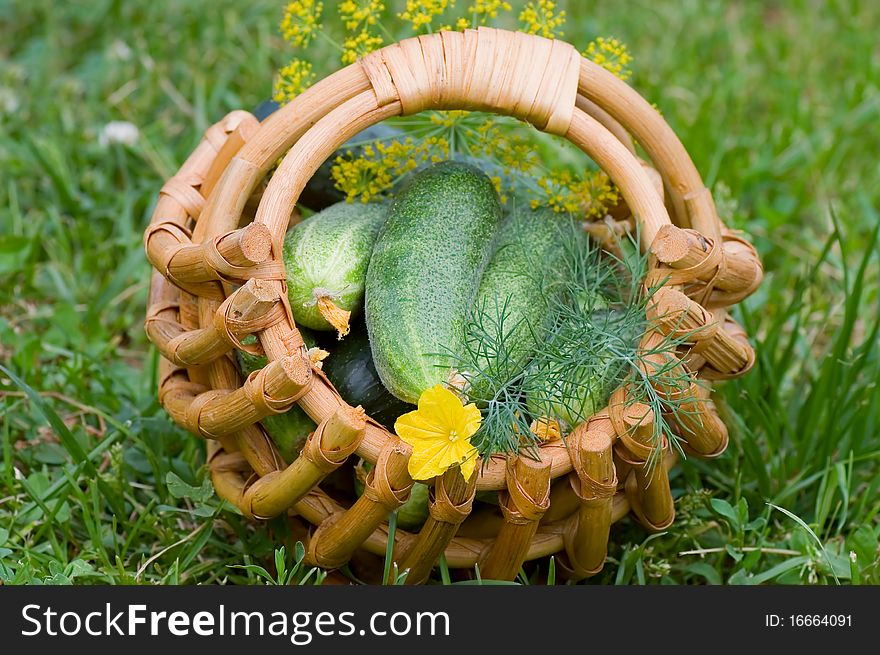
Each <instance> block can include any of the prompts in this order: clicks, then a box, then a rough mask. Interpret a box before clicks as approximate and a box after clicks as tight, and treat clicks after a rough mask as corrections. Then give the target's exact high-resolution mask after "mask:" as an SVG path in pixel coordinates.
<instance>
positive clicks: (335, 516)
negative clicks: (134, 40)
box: [144, 28, 763, 582]
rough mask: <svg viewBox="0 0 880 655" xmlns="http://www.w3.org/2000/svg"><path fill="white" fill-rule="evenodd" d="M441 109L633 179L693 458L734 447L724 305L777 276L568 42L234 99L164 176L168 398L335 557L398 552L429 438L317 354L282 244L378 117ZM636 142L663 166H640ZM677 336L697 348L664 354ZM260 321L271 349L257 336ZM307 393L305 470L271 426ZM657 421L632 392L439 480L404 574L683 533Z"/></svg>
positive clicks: (621, 180) (510, 35)
mask: <svg viewBox="0 0 880 655" xmlns="http://www.w3.org/2000/svg"><path fill="white" fill-rule="evenodd" d="M426 109H473V110H483V111H491V112H495V113H500V114H506V115H511V116H515V117H517V118H520V119H522V120H524V121H528V122H529V123H532V124H533V125H535V126H536V127H537V128H538V129H541V130H544V131H546V132H549V133H552V134H557V135H560V136H563V137H564V138H566V139H568V140H569V141H571V142H572V143H574V144H575V145H577V146H578V147H580V148H581V149H582V150H583V151H584V152H585V153H586V154H587V155H589V156H590V157H591V158H592V159H593V160H594V161H595V162H596V163H597V164H598V165H599V166H600V167H601V168H602V169H603V170H604V171H605V172H606V173H607V174H608V175H609V177H610V178H611V180H612V181H613V182H614V183H615V185H616V186H617V187H618V188H619V189H620V191H621V194H622V196H623V198H624V200H625V201H626V204H627V206H628V207H629V209H630V211H631V212H632V215H633V217H634V219H635V221H636V222H637V223H638V225H639V228H640V234H641V238H642V242H643V244H645V246H647V247H650V253H651V258H650V262H651V270H650V273H649V276H648V280H646V283H656V282H659V281H663V280H665V281H666V282H665V285H664V286H663V288H662V289H660V291H658V292H657V293H656V294H655V295H654V297H653V299H652V303H651V307H650V309H649V312H650V313H652V314H653V318H654V319H656V320H655V321H654V322H653V323H652V324H653V325H655V326H656V330H651V331H649V332H648V333H646V334H645V335H644V336H643V338H642V343H641V347H642V348H644V349H645V350H646V351H650V352H651V353H652V354H651V355H646V357H645V361H646V364H645V365H646V366H649V367H650V366H652V365H656V366H658V367H659V366H663V365H667V364H668V362H669V361H670V360H671V361H673V362H674V365H675V366H676V367H680V369H681V371H683V372H685V373H687V374H688V375H691V376H692V378H693V382H692V383H691V384H690V387H689V388H688V389H686V390H685V391H681V392H678V394H679V396H681V397H679V398H676V402H677V403H679V406H681V407H682V408H683V411H681V412H677V413H676V417H672V420H673V422H674V425H675V428H676V430H677V432H678V433H679V434H680V436H681V437H682V439H683V440H684V441H685V442H686V448H687V449H688V451H690V452H691V453H693V454H694V455H696V456H701V457H714V456H717V455H719V454H720V453H721V452H723V450H724V449H725V447H726V445H727V438H728V437H727V429H726V427H725V425H724V423H723V422H722V421H721V420H720V418H719V417H718V415H717V414H716V413H715V409H714V405H713V403H712V401H711V400H710V397H709V393H710V388H709V387H710V381H712V380H717V379H723V378H729V377H734V376H736V375H740V374H742V373H745V372H746V371H747V370H748V369H749V368H750V367H751V366H752V364H753V362H754V357H755V355H754V351H753V350H752V348H751V346H750V345H749V343H748V339H747V337H746V334H745V332H744V331H743V329H742V328H741V327H740V326H739V325H738V324H737V323H736V322H735V321H734V320H733V319H732V318H731V317H730V316H729V315H728V313H727V311H726V308H727V307H728V306H730V305H731V304H734V303H736V302H739V301H740V300H742V299H743V298H745V297H746V296H748V295H749V294H750V293H752V291H754V290H755V288H756V287H757V286H758V284H759V283H760V281H761V278H762V276H763V269H762V266H761V263H760V260H759V259H758V256H757V254H756V252H755V250H754V248H753V247H752V246H751V245H750V244H749V243H748V242H747V241H745V240H744V239H743V238H742V237H740V236H739V235H737V234H734V233H733V232H732V231H730V230H728V229H727V228H726V227H725V226H724V225H723V224H722V222H721V220H720V219H719V218H718V216H717V213H716V210H715V206H714V203H713V201H712V197H711V194H710V192H709V190H708V189H707V188H706V187H705V186H704V185H703V183H702V180H701V178H700V175H699V173H698V172H697V170H696V169H695V167H694V165H693V163H692V162H691V159H690V157H689V156H688V154H687V152H686V151H685V149H684V147H683V146H682V144H681V143H680V141H679V140H678V139H677V137H676V136H675V134H674V133H673V132H672V130H671V129H670V128H669V126H668V125H667V124H666V123H665V121H664V120H663V119H662V117H661V116H660V115H659V114H658V113H657V112H656V111H655V110H654V109H653V108H652V107H651V106H650V104H649V103H647V102H646V101H645V100H644V99H643V98H641V97H640V96H639V95H638V94H637V93H636V92H635V91H634V90H633V89H632V88H630V87H629V86H628V85H626V84H625V83H624V82H622V81H620V80H619V79H617V78H616V77H614V76H613V75H612V74H611V73H609V72H608V71H606V70H604V69H603V68H601V67H599V66H597V65H595V64H594V63H592V62H590V61H588V60H586V59H583V58H582V57H581V56H580V55H579V54H578V53H577V51H576V50H575V48H574V47H572V46H571V45H569V44H567V43H564V42H562V41H558V40H548V39H544V38H541V37H538V36H531V35H526V34H522V33H518V32H507V31H503V30H496V29H491V28H480V29H478V30H465V31H464V32H441V33H439V34H432V35H427V36H421V37H418V38H412V39H407V40H404V41H401V42H400V43H398V44H394V45H390V46H387V47H385V48H383V49H381V50H378V51H376V52H373V53H371V54H369V55H367V56H365V57H364V58H363V59H361V60H360V61H358V62H356V63H355V64H352V65H350V66H348V67H346V68H344V69H342V70H340V71H338V72H336V73H334V74H333V75H331V76H329V77H327V78H326V79H324V80H322V81H321V82H319V83H318V84H316V85H315V86H313V87H311V88H310V89H309V90H307V91H306V92H304V93H303V94H301V95H300V96H298V97H297V98H296V99H295V100H293V101H292V102H291V103H289V104H288V105H286V106H284V107H283V108H281V109H280V110H278V111H277V112H275V113H274V114H273V115H271V116H270V117H269V118H267V119H266V120H265V121H264V122H263V123H260V122H259V121H257V120H256V119H255V118H254V117H253V116H252V115H251V114H249V113H248V112H244V111H234V112H232V113H230V114H229V115H227V116H226V117H225V118H224V119H223V120H222V121H220V122H219V123H217V124H216V125H214V126H212V127H211V128H210V129H209V130H208V131H207V132H206V133H205V136H204V138H203V139H202V141H201V143H200V144H199V145H198V147H197V148H196V149H195V151H194V152H193V153H192V154H191V155H190V157H189V158H188V159H187V160H186V161H185V162H184V164H183V165H182V166H181V168H180V170H179V171H178V173H177V174H176V175H175V176H174V177H172V178H171V179H170V180H169V181H168V182H166V184H165V185H164V186H163V187H162V190H161V192H160V195H159V200H158V202H157V205H156V209H155V212H154V214H153V219H152V222H151V224H150V226H149V227H148V229H147V231H146V233H145V236H144V241H145V246H146V252H147V256H148V258H149V260H150V262H151V263H152V265H153V267H154V268H155V271H154V273H153V276H152V281H151V287H150V300H149V307H148V310H147V319H146V324H145V328H146V332H147V334H148V336H149V338H150V340H151V341H152V342H153V343H154V344H155V345H156V346H157V347H158V349H159V351H160V353H161V375H160V384H159V398H160V401H161V403H162V405H163V406H164V407H165V409H166V410H167V411H168V413H169V414H170V415H171V417H172V418H173V419H174V421H175V422H177V423H178V424H179V425H181V426H183V427H184V428H185V429H187V430H189V431H190V432H192V433H193V434H195V435H199V436H201V437H204V438H205V439H206V440H207V443H208V465H209V469H210V472H211V476H212V479H213V482H214V486H215V488H216V490H217V492H218V494H219V495H220V496H222V497H223V498H226V499H227V500H229V501H231V502H233V503H234V504H235V505H236V506H238V507H239V508H240V509H241V511H242V512H243V513H245V514H246V515H248V516H251V517H254V518H267V517H271V516H276V515H279V514H282V513H290V514H295V515H298V516H299V517H302V518H303V519H305V520H306V521H308V522H309V523H311V524H312V525H314V526H316V529H315V530H314V532H313V533H312V534H311V536H310V539H309V544H308V559H309V561H310V562H312V563H314V564H317V565H320V566H323V567H326V568H334V567H338V566H341V565H343V564H344V563H345V562H347V561H348V560H349V558H350V557H351V556H352V554H353V553H354V552H355V550H357V549H358V548H361V547H362V548H364V549H366V550H367V551H370V552H373V553H377V554H381V553H384V552H385V549H386V543H387V539H388V527H387V523H386V520H387V517H388V514H389V512H391V511H393V510H394V509H396V508H397V507H399V506H400V505H402V504H403V503H404V502H405V501H406V499H407V497H408V494H409V490H410V488H411V486H412V484H413V482H412V480H411V479H410V478H409V475H408V473H407V460H408V457H409V452H410V451H409V446H407V445H406V444H405V443H403V442H402V441H401V440H400V439H398V438H397V436H396V435H394V434H393V433H390V432H389V431H387V430H386V429H385V428H383V427H382V426H381V425H379V424H378V423H377V422H375V421H372V420H371V419H370V418H369V417H367V416H365V415H364V413H363V411H362V410H361V409H360V408H352V407H350V406H349V405H348V404H347V403H346V402H345V399H343V398H341V397H340V396H339V394H338V393H337V392H336V390H335V389H334V388H333V386H332V385H331V384H330V383H329V381H328V380H327V379H326V377H325V376H324V375H323V373H322V372H321V371H320V370H319V369H317V368H314V367H313V366H312V364H311V362H310V361H309V358H308V356H307V354H306V349H305V347H304V345H303V340H302V337H301V336H300V334H299V332H298V330H297V328H296V325H295V324H294V321H293V318H292V316H291V312H290V308H289V306H288V304H287V294H286V288H285V283H284V266H283V264H282V262H281V244H282V241H283V237H284V234H285V231H286V230H287V228H288V225H289V224H290V222H291V221H292V220H294V221H295V220H298V214H297V212H296V202H297V199H298V198H299V195H300V193H301V192H302V190H303V188H304V186H305V184H306V183H307V181H308V180H309V179H310V178H311V176H312V175H313V174H314V172H315V171H316V170H317V168H318V167H319V166H320V164H321V163H322V162H323V161H324V160H326V159H327V158H328V157H330V156H331V155H332V153H333V152H334V151H335V150H336V149H337V148H339V147H340V146H341V145H342V144H343V143H344V142H345V141H347V140H348V139H350V138H351V137H352V136H354V135H355V134H357V133H358V132H360V131H361V130H363V129H364V128H366V127H368V126H370V125H372V124H375V123H377V122H379V121H381V120H384V119H386V118H390V117H393V116H401V115H408V114H413V113H417V112H420V111H423V110H426ZM633 139H635V140H636V141H637V142H638V143H639V144H640V145H641V146H642V147H643V148H644V150H645V152H646V153H647V154H648V156H649V158H650V160H651V164H650V165H649V164H648V163H646V162H644V161H641V160H640V159H638V158H637V157H636V155H635V148H634V145H633ZM282 156H283V159H282V161H281V163H280V164H279V165H278V167H277V169H276V170H275V171H274V173H273V174H272V175H271V176H269V177H268V179H267V175H268V173H269V171H270V169H271V168H272V167H273V165H275V163H276V161H277V160H278V159H279V158H281V157H282ZM658 182H659V183H658ZM664 195H665V203H664ZM667 208H668V209H667ZM664 333H665V334H674V335H687V338H688V339H689V340H690V342H689V343H688V345H687V348H686V349H681V348H680V349H678V350H677V351H675V352H669V353H663V354H659V355H658V354H656V352H655V349H656V347H657V345H658V344H660V343H663V341H664ZM249 334H256V335H257V337H258V339H259V347H255V346H245V345H243V344H242V339H243V338H244V337H245V336H246V335H249ZM236 348H239V349H243V350H249V351H255V350H256V351H257V352H259V351H263V352H265V353H266V355H267V356H268V359H269V363H268V365H267V366H266V367H264V368H263V369H262V370H260V371H257V372H255V373H253V374H251V376H249V377H248V378H247V379H246V380H242V379H241V377H240V374H239V372H238V369H237V367H236V365H235V360H234V356H233V355H234V349H236ZM697 378H701V380H699V381H698V379H697ZM294 403H299V405H300V407H302V408H303V409H304V410H305V412H306V413H307V414H308V415H309V416H310V417H311V418H312V419H313V420H314V421H315V422H316V423H317V424H318V427H317V429H316V430H315V432H314V433H313V434H312V435H310V437H309V439H308V441H307V442H306V445H305V447H304V448H303V450H302V453H301V454H300V456H299V457H298V458H297V459H296V460H295V461H294V462H292V463H287V462H284V461H283V460H282V458H281V456H280V455H279V453H278V450H277V448H276V447H275V445H274V443H273V442H272V440H271V439H270V438H269V437H268V436H267V434H266V433H265V432H264V430H263V429H262V427H261V426H260V424H259V420H260V419H262V418H263V417H265V416H268V415H270V414H274V413H280V412H284V411H287V410H288V409H289V408H290V407H291V406H292V405H293V404H294ZM654 420H655V417H654V416H653V415H652V413H651V411H650V410H649V409H648V408H647V407H646V406H644V405H640V404H638V403H631V402H627V389H626V388H621V389H618V390H617V391H616V392H615V393H614V394H613V395H612V397H611V400H610V402H609V405H608V407H607V408H605V409H604V410H602V411H600V412H598V413H597V414H596V415H594V416H593V417H591V418H590V419H589V420H588V421H587V422H585V423H584V424H582V425H580V426H577V427H576V428H575V429H574V430H573V431H572V433H571V434H570V435H569V436H568V438H567V439H566V440H565V442H564V443H563V442H561V441H556V442H550V443H547V444H544V445H543V446H542V447H541V448H540V455H541V457H540V459H539V460H535V459H530V458H527V457H517V458H514V457H511V458H504V457H500V456H499V457H492V458H491V459H490V461H488V462H484V463H483V466H482V467H481V468H479V469H478V474H477V475H475V476H474V477H473V478H472V479H471V480H469V481H465V480H464V479H463V478H462V476H461V474H460V473H459V472H458V470H457V469H454V470H451V471H449V472H447V473H446V474H444V475H443V476H440V477H439V478H437V479H436V480H435V482H434V484H433V487H432V489H431V502H430V515H429V518H428V519H427V521H426V523H425V525H424V526H423V527H422V529H421V530H420V531H419V532H418V533H417V534H410V533H406V532H403V531H401V530H397V531H396V532H395V535H394V539H395V543H394V554H395V560H396V561H397V562H398V563H399V565H400V567H401V569H404V568H405V569H409V571H410V572H409V575H408V577H407V581H408V582H422V581H424V580H425V579H427V577H428V575H429V574H430V571H431V568H432V566H433V565H434V564H435V563H436V561H437V558H438V557H439V556H440V555H441V554H445V557H446V561H447V563H448V565H449V566H450V567H468V568H469V567H473V566H474V564H477V563H479V565H480V570H481V572H482V575H483V576H484V577H486V578H490V577H491V578H507V579H512V578H513V577H514V576H515V575H516V573H517V572H518V571H519V568H520V566H521V564H522V562H523V561H526V560H530V559H535V558H538V557H542V556H545V555H548V554H551V553H559V560H558V561H559V562H560V565H561V566H562V568H563V571H564V572H565V573H566V574H567V575H569V576H570V577H573V578H583V577H586V576H588V575H592V574H595V573H596V572H597V571H599V570H600V569H601V568H602V564H603V562H604V559H605V554H606V550H607V542H608V533H609V528H610V525H611V524H612V523H613V522H614V521H616V520H619V519H620V518H622V517H623V516H625V515H626V514H628V513H629V512H632V513H633V514H634V515H635V516H636V518H637V519H638V520H639V521H640V522H641V523H642V524H643V525H645V527H646V528H648V529H651V530H662V529H665V528H666V527H668V526H669V525H670V524H671V522H672V520H673V518H674V508H673V502H672V497H671V494H670V489H669V479H668V474H667V469H668V467H669V466H670V465H671V464H672V463H673V461H674V456H673V455H672V454H671V453H670V452H669V451H670V449H669V448H668V444H667V447H666V456H665V459H664V466H653V467H651V466H647V464H646V462H647V460H648V457H649V455H650V453H651V445H650V444H651V438H652V434H653V427H652V423H653V421H654ZM355 453H356V454H357V455H359V456H360V457H362V458H364V459H365V460H368V461H369V462H371V463H373V464H375V466H374V467H373V469H372V471H371V473H370V474H369V476H368V478H367V481H366V488H365V492H364V494H363V495H362V496H361V497H360V498H358V499H357V500H356V501H354V502H353V504H351V506H349V507H344V506H342V505H341V504H340V503H338V502H337V501H336V500H334V499H332V498H330V497H329V496H328V495H327V494H326V493H324V492H323V491H322V490H321V489H320V486H319V485H320V482H321V480H322V479H323V478H324V477H326V476H327V475H328V474H329V473H330V472H332V471H333V470H335V469H336V468H338V467H339V466H341V465H342V464H343V463H344V462H345V461H346V459H347V458H348V457H349V456H351V455H353V454H355ZM489 490H494V491H498V492H500V496H499V502H500V507H501V513H500V515H498V514H497V513H495V514H493V513H486V512H482V513H480V512H473V513H472V509H473V500H474V495H475V493H476V492H477V491H489Z"/></svg>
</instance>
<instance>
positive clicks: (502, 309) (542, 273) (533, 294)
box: [465, 208, 571, 403]
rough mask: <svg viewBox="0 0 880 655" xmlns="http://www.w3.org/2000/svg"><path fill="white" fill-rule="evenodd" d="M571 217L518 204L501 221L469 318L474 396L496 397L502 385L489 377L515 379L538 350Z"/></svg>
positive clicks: (470, 391) (471, 391)
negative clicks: (561, 244)
mask: <svg viewBox="0 0 880 655" xmlns="http://www.w3.org/2000/svg"><path fill="white" fill-rule="evenodd" d="M570 220H571V219H570V218H569V217H568V216H561V215H560V214H558V213H556V212H554V211H552V210H550V209H539V210H531V209H528V208H518V209H515V210H514V211H512V212H511V214H510V215H509V216H508V217H507V218H506V219H505V220H504V222H503V223H502V224H501V227H500V228H499V230H498V234H497V235H496V237H495V244H494V251H493V253H492V257H491V259H490V260H489V263H488V264H487V265H486V269H485V271H484V272H483V278H482V280H481V281H480V289H479V292H478V293H477V299H476V301H475V303H474V310H473V311H474V314H473V318H472V320H471V321H470V323H469V328H471V330H470V333H469V334H468V335H467V339H468V343H469V345H470V346H471V347H470V348H469V352H471V353H474V354H475V355H476V357H475V359H476V361H475V362H473V364H475V368H476V371H473V372H471V376H470V379H469V383H470V386H469V389H468V395H469V396H470V398H471V400H473V401H475V402H478V403H481V402H483V403H485V402H488V401H491V400H492V397H493V395H494V394H495V392H496V391H497V390H496V389H494V388H493V386H494V385H493V384H492V382H490V380H492V381H494V382H495V384H500V383H502V382H503V381H506V380H510V379H512V378H513V377H514V376H516V375H518V374H519V373H520V372H521V371H522V370H523V369H524V368H525V366H526V364H527V362H528V360H529V358H530V357H531V355H532V353H533V352H534V351H535V348H536V347H537V345H538V341H539V340H540V338H541V329H542V327H543V325H544V323H545V321H546V318H547V312H548V309H549V301H548V297H547V294H546V287H548V286H551V285H549V284H548V281H549V280H550V278H551V276H552V275H553V274H554V267H555V266H556V261H555V256H554V253H555V252H556V250H557V249H558V244H559V240H560V237H561V232H560V223H561V222H562V221H570ZM465 376H466V377H468V375H467V374H465Z"/></svg>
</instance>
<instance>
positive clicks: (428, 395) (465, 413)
mask: <svg viewBox="0 0 880 655" xmlns="http://www.w3.org/2000/svg"><path fill="white" fill-rule="evenodd" d="M480 420H481V417H480V410H479V409H477V406H476V405H474V404H473V403H470V404H468V405H462V403H461V400H459V398H458V396H456V395H455V394H454V393H453V392H452V391H450V390H449V389H447V388H446V387H444V386H443V385H442V384H437V385H435V386H433V387H431V388H430V389H427V390H425V391H424V392H422V395H421V396H420V397H419V407H418V409H417V410H415V411H412V412H409V413H407V414H404V415H403V416H401V417H400V418H398V419H397V422H396V423H395V424H394V431H395V432H397V436H398V437H400V438H401V439H402V440H403V441H405V442H406V443H408V444H409V445H410V446H412V456H411V457H410V458H409V466H408V468H409V474H410V476H411V477H412V479H413V480H429V479H431V478H434V477H436V476H438V475H442V474H443V473H445V472H446V471H448V470H449V469H450V468H452V467H453V466H461V474H462V475H463V476H464V479H465V480H469V479H470V477H471V475H473V473H474V467H475V466H476V461H477V449H476V448H475V447H474V446H473V444H471V442H470V438H471V437H472V436H473V435H474V433H475V432H476V431H477V429H478V428H479V427H480Z"/></svg>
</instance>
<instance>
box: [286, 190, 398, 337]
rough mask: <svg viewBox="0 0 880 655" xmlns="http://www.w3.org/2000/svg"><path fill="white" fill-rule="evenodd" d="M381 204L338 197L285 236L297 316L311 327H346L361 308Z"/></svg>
mask: <svg viewBox="0 0 880 655" xmlns="http://www.w3.org/2000/svg"><path fill="white" fill-rule="evenodd" d="M386 212H387V209H386V207H385V206H384V205H382V204H364V203H346V202H339V203H336V204H335V205H331V206H330V207H328V208H327V209H325V210H323V211H321V212H319V213H317V214H315V215H314V216H312V217H310V218H308V219H306V220H304V221H303V222H302V223H299V224H297V225H296V226H294V227H293V229H291V230H290V231H288V233H287V235H286V236H285V238H284V252H283V257H284V269H285V271H286V273H287V295H288V298H289V299H290V309H291V311H292V312H293V318H294V320H296V322H297V323H298V324H300V325H304V326H305V327H307V328H310V329H312V330H332V329H334V328H335V329H336V330H337V331H338V332H339V335H340V338H341V337H342V336H343V335H345V334H346V333H347V332H348V320H349V316H350V314H352V313H356V312H358V311H359V310H360V308H361V306H362V304H363V297H364V278H365V276H366V272H367V265H368V264H369V261H370V253H371V252H372V250H373V243H374V242H375V240H376V236H377V235H378V234H379V229H380V228H381V227H382V223H383V222H384V221H385V215H386Z"/></svg>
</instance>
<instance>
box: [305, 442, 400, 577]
mask: <svg viewBox="0 0 880 655" xmlns="http://www.w3.org/2000/svg"><path fill="white" fill-rule="evenodd" d="M410 452H411V449H410V448H409V446H408V445H407V444H405V443H403V442H402V441H400V440H396V441H390V442H388V444H387V445H386V447H385V448H384V449H383V450H382V452H381V453H380V455H379V458H378V459H377V460H376V466H375V467H374V468H373V469H372V470H371V471H370V473H369V475H368V476H367V480H366V486H365V488H364V494H363V495H362V496H361V497H360V498H358V499H357V501H355V503H354V505H352V506H351V507H350V508H349V509H347V510H345V511H344V512H342V513H337V514H333V515H332V516H330V517H329V518H327V519H324V521H323V522H322V523H321V525H320V526H319V527H318V529H317V530H316V531H315V533H314V534H313V535H312V538H311V539H310V541H309V545H308V552H307V555H306V558H307V561H308V562H309V563H310V564H313V565H316V566H320V567H322V568H325V569H335V568H339V567H340V566H342V565H343V564H345V563H346V562H347V561H348V560H349V558H351V555H352V553H354V551H355V550H357V549H358V548H359V547H360V545H361V544H362V543H363V542H364V541H365V540H366V539H367V538H368V537H369V536H370V535H371V534H372V533H373V531H374V530H375V529H376V528H377V527H378V526H379V524H380V523H382V522H383V521H385V520H386V519H387V518H388V514H389V513H390V512H393V511H394V510H395V509H397V508H398V507H400V506H401V505H403V503H405V502H406V499H407V498H408V497H409V492H410V490H411V489H412V485H413V482H412V479H411V478H410V477H409V473H408V472H407V461H408V460H409V455H410Z"/></svg>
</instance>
